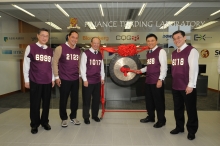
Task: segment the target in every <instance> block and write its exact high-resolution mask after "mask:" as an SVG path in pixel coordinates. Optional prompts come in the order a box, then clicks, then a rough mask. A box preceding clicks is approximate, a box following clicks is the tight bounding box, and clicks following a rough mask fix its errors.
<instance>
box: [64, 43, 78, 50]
mask: <svg viewBox="0 0 220 146" xmlns="http://www.w3.org/2000/svg"><path fill="white" fill-rule="evenodd" d="M65 44H66V45H67V46H68V47H70V45H69V44H68V42H66V43H65ZM70 48H71V47H70ZM74 48H76V44H75V45H74V47H73V48H71V49H74Z"/></svg>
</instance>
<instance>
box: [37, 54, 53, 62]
mask: <svg viewBox="0 0 220 146" xmlns="http://www.w3.org/2000/svg"><path fill="white" fill-rule="evenodd" d="M35 59H36V60H39V61H44V62H51V56H47V55H39V54H36V55H35Z"/></svg>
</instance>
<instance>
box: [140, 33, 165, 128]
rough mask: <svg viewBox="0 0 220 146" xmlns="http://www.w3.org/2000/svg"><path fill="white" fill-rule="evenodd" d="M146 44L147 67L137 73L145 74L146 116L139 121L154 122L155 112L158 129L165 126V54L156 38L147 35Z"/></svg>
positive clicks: (155, 125)
mask: <svg viewBox="0 0 220 146" xmlns="http://www.w3.org/2000/svg"><path fill="white" fill-rule="evenodd" d="M146 42H147V45H148V47H149V48H150V50H149V51H148V52H147V54H146V58H147V66H146V67H144V68H142V69H141V70H137V73H144V72H146V81H145V83H146V84H145V89H146V94H145V100H146V109H147V112H148V116H147V117H146V118H144V119H141V120H140V122H141V123H147V122H155V110H156V112H157V120H158V121H157V122H156V123H155V124H154V127H155V128H160V127H162V126H164V125H165V124H166V118H165V96H164V82H163V81H164V79H165V77H166V74H167V54H166V52H165V50H164V49H162V48H160V47H158V46H157V36H156V35H155V34H149V35H147V37H146Z"/></svg>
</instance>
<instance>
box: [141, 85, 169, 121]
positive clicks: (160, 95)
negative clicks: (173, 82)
mask: <svg viewBox="0 0 220 146" xmlns="http://www.w3.org/2000/svg"><path fill="white" fill-rule="evenodd" d="M145 86H146V93H145V101H146V109H147V112H148V115H149V118H150V119H155V110H156V112H157V119H158V122H161V123H166V118H165V96H164V83H163V84H162V87H161V88H157V87H156V84H145Z"/></svg>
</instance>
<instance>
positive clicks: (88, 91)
mask: <svg viewBox="0 0 220 146" xmlns="http://www.w3.org/2000/svg"><path fill="white" fill-rule="evenodd" d="M82 86H83V87H82V95H83V118H84V119H89V117H90V114H89V109H90V103H91V98H92V117H98V113H99V103H100V98H101V93H100V90H101V82H99V83H97V84H89V85H88V87H85V86H84V85H82Z"/></svg>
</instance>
